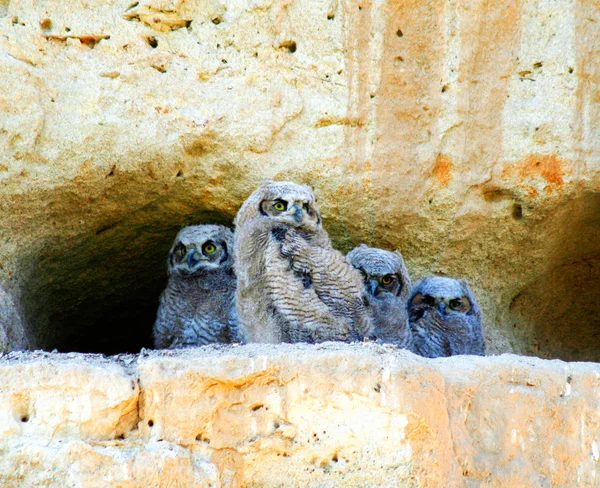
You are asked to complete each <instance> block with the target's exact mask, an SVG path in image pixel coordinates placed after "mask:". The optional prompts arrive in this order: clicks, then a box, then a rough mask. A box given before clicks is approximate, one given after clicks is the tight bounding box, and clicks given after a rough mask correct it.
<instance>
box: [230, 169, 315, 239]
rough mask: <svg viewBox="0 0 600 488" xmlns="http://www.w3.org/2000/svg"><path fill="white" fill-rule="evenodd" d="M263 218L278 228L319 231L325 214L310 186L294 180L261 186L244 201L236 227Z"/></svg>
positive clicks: (269, 182)
mask: <svg viewBox="0 0 600 488" xmlns="http://www.w3.org/2000/svg"><path fill="white" fill-rule="evenodd" d="M254 217H259V218H263V219H268V220H269V221H271V222H273V224H274V225H287V226H291V227H297V228H307V229H317V228H320V227H321V215H320V213H319V209H318V208H317V204H316V201H315V195H314V193H313V191H312V190H311V189H310V187H308V186H306V185H299V184H297V183H293V182H291V181H267V182H264V183H263V184H261V185H260V186H259V187H258V188H257V189H256V190H255V191H254V192H253V193H252V194H251V195H250V196H249V197H248V199H247V200H246V201H245V202H244V204H243V205H242V207H241V208H240V210H239V212H238V214H237V216H236V219H235V225H236V227H241V226H242V225H244V223H245V222H247V221H248V220H250V219H252V218H254Z"/></svg>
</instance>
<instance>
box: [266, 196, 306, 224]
mask: <svg viewBox="0 0 600 488" xmlns="http://www.w3.org/2000/svg"><path fill="white" fill-rule="evenodd" d="M260 211H261V213H262V214H263V215H266V216H268V217H271V218H273V219H276V220H277V221H278V222H282V223H286V224H288V225H292V226H294V227H301V226H302V225H305V224H310V223H311V221H314V220H315V217H314V216H315V214H316V212H314V211H313V209H312V208H311V205H310V203H309V202H308V201H304V200H294V199H285V198H278V199H275V200H263V201H262V202H261V204H260ZM317 223H318V222H317Z"/></svg>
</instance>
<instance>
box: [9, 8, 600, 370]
mask: <svg viewBox="0 0 600 488" xmlns="http://www.w3.org/2000/svg"><path fill="white" fill-rule="evenodd" d="M67 4H68V6H67ZM167 4H168V5H167ZM596 10H597V9H596V6H595V4H594V3H593V2H573V1H572V0H557V1H556V2H554V3H552V5H547V6H545V7H544V8H540V7H539V5H538V2H534V1H532V0H522V1H519V2H515V1H513V0H499V1H498V0H496V1H492V0H482V1H479V2H475V3H474V2H471V1H467V0H427V1H412V0H411V1H405V0H402V1H401V0H386V1H383V2H381V1H380V2H375V1H373V0H365V1H360V2H337V3H336V2H333V3H331V2H322V1H320V0H295V1H293V2H284V3H281V2H273V1H272V0H257V1H253V2H250V3H244V2H236V1H233V2H217V1H212V0H210V1H206V2H201V3H198V2H174V3H173V2H170V3H169V2H167V3H165V2H159V1H158V0H143V1H141V2H138V3H136V4H135V5H133V2H132V3H131V4H128V3H122V2H108V3H103V4H102V5H97V6H95V7H94V8H93V9H90V8H89V2H87V1H84V0H74V1H69V2H66V3H65V0H47V1H45V2H43V5H42V4H40V3H38V2H34V1H32V0H11V1H10V2H6V1H5V2H3V3H2V2H0V86H2V90H0V235H1V236H2V239H0V284H2V286H4V287H5V288H6V289H7V291H8V292H9V293H10V294H11V295H12V296H14V297H15V299H16V300H17V301H18V302H20V308H21V310H22V315H23V320H24V322H25V324H26V326H27V329H28V332H30V333H31V334H30V335H31V337H32V339H33V342H34V343H35V344H36V345H37V346H39V347H45V348H48V349H52V348H54V347H58V348H59V349H60V350H80V351H103V352H113V353H114V352H119V351H138V350H139V349H140V347H141V346H144V345H149V344H150V340H149V331H150V328H151V323H152V321H153V319H154V311H155V308H156V303H157V297H158V294H159V293H160V290H161V288H162V287H163V286H164V280H165V276H164V269H165V264H164V261H165V255H166V252H167V251H168V249H169V246H170V243H171V241H172V239H173V237H174V235H175V234H176V232H177V230H178V229H179V228H180V227H181V226H182V225H186V224H190V223H199V222H215V223H223V224H231V222H232V219H233V217H234V215H235V213H236V211H237V209H238V207H239V205H240V204H241V203H242V202H243V200H244V199H245V198H246V197H247V196H248V195H249V194H250V192H251V191H252V190H253V189H254V188H255V187H256V185H257V184H258V183H259V182H260V181H261V180H263V179H265V178H278V179H282V178H286V179H293V180H297V181H299V182H304V183H309V184H311V185H312V186H314V188H315V192H316V194H317V196H318V199H319V205H320V207H321V209H322V212H323V216H324V224H325V225H326V227H327V229H328V230H329V231H330V233H331V235H332V237H333V239H334V242H335V244H336V245H337V246H338V247H339V248H340V249H342V250H344V251H347V250H349V249H351V248H352V247H354V246H355V245H357V244H359V243H360V242H365V243H367V244H369V245H372V246H380V247H384V248H387V249H399V250H400V251H401V252H402V253H403V254H404V256H405V258H406V261H407V263H408V265H409V268H410V269H411V271H412V274H413V278H414V279H417V278H419V277H420V276H422V275H424V274H430V273H442V274H446V275H452V276H461V277H465V278H467V279H469V282H470V284H471V287H472V288H473V289H474V290H475V292H476V293H477V295H478V297H479V298H480V302H481V304H482V307H483V310H484V312H485V317H486V328H487V337H488V349H489V350H490V351H495V352H502V351H515V352H519V353H523V354H535V355H542V356H553V357H561V358H565V359H569V358H581V356H582V354H581V352H580V350H579V348H578V347H577V344H578V343H584V342H588V337H589V336H590V335H591V336H593V335H594V334H597V333H598V331H599V330H600V323H599V322H598V318H597V317H598V315H597V313H596V309H595V308H594V307H595V306H594V305H585V304H594V303H599V302H600V296H599V292H598V291H597V290H599V289H600V286H598V282H597V278H596V276H597V275H596V274H595V273H593V272H592V273H589V274H584V275H577V274H576V273H573V272H567V273H562V274H563V275H564V276H565V278H564V279H565V280H567V279H568V280H569V281H568V282H565V283H562V284H561V286H556V285H557V283H556V282H555V281H554V280H555V278H554V277H555V276H558V275H559V274H561V273H560V272H559V270H563V269H564V267H567V268H568V267H570V268H569V269H571V270H572V269H577V270H578V269H580V268H581V267H582V266H583V265H584V264H585V263H589V264H590V266H591V267H592V268H595V267H597V266H600V261H599V259H600V258H599V256H600V238H599V236H600V219H598V218H597V215H598V212H600V203H599V198H600V197H598V188H600V123H599V121H600V105H599V104H598V103H597V101H598V92H599V90H598V86H600V61H599V60H600V40H599V39H600V22H596V21H594V20H597V19H596V17H597V12H596ZM567 276H568V277H569V278H566V277H567ZM562 285H565V286H562ZM565 288H566V289H569V290H570V289H577V290H579V291H578V292H577V293H578V295H579V294H581V293H583V299H582V300H581V303H582V304H584V305H582V306H584V307H585V310H583V311H582V312H581V313H580V311H578V312H577V313H576V314H573V313H571V310H570V309H569V306H568V305H567V303H568V301H567V300H562V299H561V297H560V296H558V295H557V292H556V290H558V289H565ZM524 295H526V296H528V297H529V300H530V301H532V302H534V303H536V302H540V303H545V304H548V303H550V304H551V303H554V302H556V303H561V304H563V305H561V306H564V307H566V308H564V309H561V310H560V311H556V313H555V314H553V315H552V316H553V317H555V318H553V321H554V320H556V321H558V322H559V323H558V322H556V327H558V328H560V329H562V330H570V331H572V332H571V334H572V336H574V340H572V341H566V342H565V341H560V340H558V339H557V340H556V343H555V344H552V342H553V336H552V334H551V333H549V332H548V330H547V329H548V328H552V327H554V325H553V326H550V325H548V323H549V322H548V320H547V318H546V317H545V316H544V315H543V314H542V313H541V312H540V310H542V308H543V307H541V308H540V307H528V306H525V305H523V301H522V300H519V297H520V296H524ZM575 316H577V317H578V319H577V320H575V319H574V318H573V317H575ZM546 341H549V342H548V344H547V343H546ZM586 350H588V353H586V356H585V358H586V359H600V346H599V347H598V348H595V349H590V348H588V347H587V346H586Z"/></svg>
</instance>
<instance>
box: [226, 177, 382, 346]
mask: <svg viewBox="0 0 600 488" xmlns="http://www.w3.org/2000/svg"><path fill="white" fill-rule="evenodd" d="M235 223H236V230H235V254H236V261H235V270H236V274H237V277H238V288H237V310H238V316H239V318H240V329H241V331H242V334H243V336H244V338H245V340H246V341H248V342H269V343H279V342H310V343H315V342H323V341H348V340H358V339H362V338H363V337H365V336H367V335H368V334H369V333H370V331H371V328H372V327H371V321H370V318H369V315H368V313H367V310H366V306H365V301H364V300H365V299H366V297H364V296H363V295H364V292H363V286H362V280H361V277H360V273H359V272H358V271H357V270H355V269H354V268H353V267H352V266H351V265H350V264H349V263H348V262H347V261H346V259H345V258H344V256H343V255H342V254H341V253H340V252H338V251H336V250H335V249H333V247H332V245H331V241H330V239H329V236H328V234H327V232H326V231H325V229H323V227H322V225H321V216H320V214H319V210H318V208H317V205H316V202H315V197H314V194H313V192H312V190H311V189H310V188H309V187H307V186H305V185H298V184H296V183H292V182H266V183H263V184H262V185H261V186H260V187H259V188H258V189H257V190H255V191H254V193H252V195H250V197H249V198H248V199H247V200H246V201H245V202H244V204H243V205H242V207H241V208H240V210H239V212H238V214H237V217H236V221H235Z"/></svg>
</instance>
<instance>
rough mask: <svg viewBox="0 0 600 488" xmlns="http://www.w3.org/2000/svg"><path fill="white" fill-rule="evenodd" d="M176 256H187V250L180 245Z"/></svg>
mask: <svg viewBox="0 0 600 488" xmlns="http://www.w3.org/2000/svg"><path fill="white" fill-rule="evenodd" d="M177 254H179V255H180V256H181V257H184V256H185V255H186V254H187V248H186V247H185V246H184V245H183V244H182V245H181V246H180V247H179V249H177Z"/></svg>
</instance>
